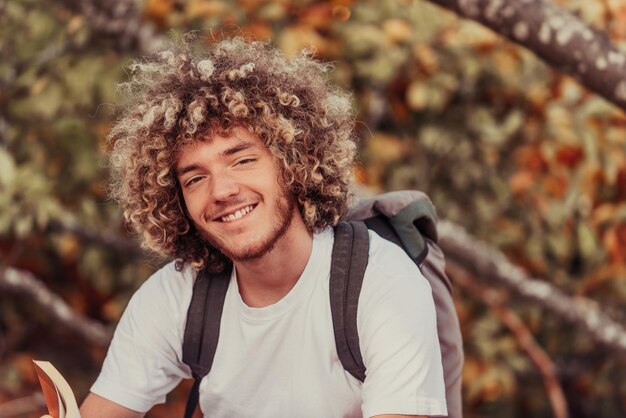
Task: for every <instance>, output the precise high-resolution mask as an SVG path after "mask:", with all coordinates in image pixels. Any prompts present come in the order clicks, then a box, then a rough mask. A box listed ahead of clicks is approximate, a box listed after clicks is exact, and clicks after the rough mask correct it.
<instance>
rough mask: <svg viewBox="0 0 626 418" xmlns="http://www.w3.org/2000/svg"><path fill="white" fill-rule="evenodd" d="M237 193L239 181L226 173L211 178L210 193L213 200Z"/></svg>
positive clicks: (225, 198)
mask: <svg viewBox="0 0 626 418" xmlns="http://www.w3.org/2000/svg"><path fill="white" fill-rule="evenodd" d="M238 193H239V183H238V182H237V181H236V180H235V179H234V178H232V177H231V176H229V175H227V174H220V175H217V176H215V177H214V178H213V187H212V195H213V198H214V199H215V200H218V201H224V200H228V199H229V198H231V197H233V196H235V195H237V194H238Z"/></svg>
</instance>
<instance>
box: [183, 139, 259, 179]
mask: <svg viewBox="0 0 626 418" xmlns="http://www.w3.org/2000/svg"><path fill="white" fill-rule="evenodd" d="M256 146H257V145H256V144H255V143H254V142H249V141H241V142H239V143H237V144H235V145H233V146H232V147H229V148H226V149H225V150H224V151H222V152H221V153H220V156H221V157H228V156H231V155H234V154H237V153H238V152H241V151H245V150H247V149H249V148H255V147H256ZM199 169H200V165H198V164H196V163H192V164H189V165H186V166H184V167H176V177H181V176H183V175H184V174H187V173H189V172H190V171H194V170H199Z"/></svg>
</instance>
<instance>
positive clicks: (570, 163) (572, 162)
mask: <svg viewBox="0 0 626 418" xmlns="http://www.w3.org/2000/svg"><path fill="white" fill-rule="evenodd" d="M584 156H585V153H584V151H583V149H582V147H581V146H580V145H563V146H562V147H561V148H559V149H558V150H557V152H556V161H557V162H558V163H559V164H561V165H564V166H566V167H568V168H574V167H576V166H577V165H578V164H579V163H580V162H581V161H582V159H583V158H584Z"/></svg>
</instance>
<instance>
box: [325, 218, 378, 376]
mask: <svg viewBox="0 0 626 418" xmlns="http://www.w3.org/2000/svg"><path fill="white" fill-rule="evenodd" d="M368 256H369V235H368V230H367V227H366V226H365V224H364V223H363V222H354V221H352V222H340V223H339V224H338V225H337V226H336V227H335V243H334V245H333V253H332V261H331V269H330V308H331V314H332V318H333V329H334V332H335V345H336V347H337V355H338V356H339V360H340V361H341V364H342V365H343V367H344V369H345V370H346V371H347V372H349V373H350V374H351V375H352V376H354V377H355V378H357V379H358V380H360V381H364V380H365V365H364V364H363V357H362V356H361V349H360V346H359V335H358V332H357V327H356V322H357V321H356V317H357V312H358V309H357V308H358V303H359V294H360V293H361V286H362V284H363V275H364V274H365V268H366V267H367V259H368Z"/></svg>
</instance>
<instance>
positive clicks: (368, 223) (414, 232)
mask: <svg viewBox="0 0 626 418" xmlns="http://www.w3.org/2000/svg"><path fill="white" fill-rule="evenodd" d="M368 229H372V230H374V231H376V233H378V235H380V236H381V237H383V238H385V239H387V240H389V241H392V242H394V243H396V244H397V245H399V246H400V247H402V248H403V249H404V250H405V251H406V253H407V254H408V255H409V257H411V259H412V260H413V261H414V262H415V263H416V264H417V266H418V267H419V269H420V271H421V272H422V274H423V275H424V277H426V279H427V280H428V282H429V283H430V286H431V288H432V294H433V299H434V301H435V309H436V314H437V333H438V337H439V345H440V348H441V356H442V361H443V371H444V381H445V385H446V403H447V408H448V417H452V418H462V415H463V414H462V405H461V372H462V369H463V346H462V345H463V343H462V338H461V331H460V326H459V321H458V318H457V315H456V311H455V308H454V302H453V300H452V283H451V282H450V279H449V278H448V277H447V275H446V273H445V270H444V268H445V261H444V257H443V253H442V251H441V249H440V248H439V246H438V245H437V243H436V242H437V228H436V214H435V208H434V206H433V205H432V203H431V201H430V199H429V198H428V197H427V196H426V194H424V193H422V192H419V191H398V192H391V193H385V194H382V195H379V196H375V197H373V198H368V199H363V200H361V201H360V202H359V203H358V204H357V205H356V206H355V207H353V208H352V209H351V210H350V211H349V213H348V216H347V217H346V220H345V221H342V222H340V223H339V224H337V226H336V227H335V242H334V245H333V251H332V262H331V272H330V286H329V287H330V292H329V293H330V294H329V298H330V304H331V314H332V320H333V330H334V334H335V345H336V347H337V354H338V356H339V359H340V360H341V363H342V365H343V367H344V369H345V370H346V371H347V372H348V373H350V374H351V375H352V376H354V377H355V378H356V379H358V380H360V381H364V380H365V377H366V375H365V366H364V365H363V359H362V357H361V351H360V348H359V336H358V332H357V325H356V324H357V321H356V318H357V306H358V300H359V294H360V290H361V284H362V282H363V275H364V273H365V268H366V267H367V258H368V250H369V236H368ZM226 270H228V271H224V272H222V273H219V274H209V273H207V272H206V271H204V270H202V271H201V272H199V273H198V277H197V279H196V281H195V283H194V289H193V296H192V299H191V303H190V305H189V310H188V311H187V324H186V327H185V334H184V341H183V362H184V363H185V364H187V365H188V366H189V367H190V368H191V371H192V375H193V378H194V380H195V382H194V385H193V387H192V389H191V392H190V394H189V398H188V400H187V406H186V408H185V418H191V417H192V416H193V413H194V411H195V409H196V407H197V404H198V398H199V386H200V381H201V380H202V378H203V377H204V376H206V374H208V373H209V371H210V370H211V365H212V363H213V357H214V356H215V350H216V348H217V343H218V338H219V328H220V320H221V316H222V308H223V305H224V298H225V296H226V290H227V289H228V284H229V281H230V275H231V271H230V269H226Z"/></svg>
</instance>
